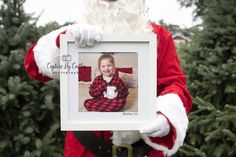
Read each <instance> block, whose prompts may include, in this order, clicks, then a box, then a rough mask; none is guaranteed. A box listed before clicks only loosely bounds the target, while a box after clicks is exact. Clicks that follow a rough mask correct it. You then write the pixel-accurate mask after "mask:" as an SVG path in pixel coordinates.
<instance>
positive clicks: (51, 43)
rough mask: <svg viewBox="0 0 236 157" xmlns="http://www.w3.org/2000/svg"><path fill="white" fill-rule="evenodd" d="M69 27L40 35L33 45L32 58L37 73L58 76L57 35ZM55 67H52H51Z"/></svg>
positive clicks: (58, 52) (52, 76)
mask: <svg viewBox="0 0 236 157" xmlns="http://www.w3.org/2000/svg"><path fill="white" fill-rule="evenodd" d="M69 27H71V26H67V27H62V28H60V29H57V30H55V31H52V32H50V33H48V34H46V35H44V36H42V37H41V38H40V39H39V40H38V42H37V45H36V46H35V47H34V49H33V51H34V59H35V62H36V64H37V66H38V68H39V73H40V74H42V75H44V76H48V77H51V78H58V77H59V71H60V69H59V68H58V67H59V64H60V50H59V48H58V47H57V45H56V38H57V37H58V35H59V34H60V33H61V32H63V31H65V30H68V29H69ZM53 66H54V67H55V69H52V67H53Z"/></svg>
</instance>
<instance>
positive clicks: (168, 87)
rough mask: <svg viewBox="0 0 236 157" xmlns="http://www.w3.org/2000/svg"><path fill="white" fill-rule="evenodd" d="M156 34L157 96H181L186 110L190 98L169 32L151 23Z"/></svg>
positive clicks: (189, 104)
mask: <svg viewBox="0 0 236 157" xmlns="http://www.w3.org/2000/svg"><path fill="white" fill-rule="evenodd" d="M152 27H153V32H154V33H155V34H157V42H158V44H159V46H158V47H157V52H158V55H157V56H158V57H157V96H158V95H164V94H167V93H176V94H178V96H179V97H180V98H181V100H182V102H183V104H184V107H185V110H186V112H189V111H190V110H191V108H192V99H191V96H190V94H189V92H188V90H187V88H186V82H185V75H184V74H183V72H182V69H181V67H180V64H179V60H178V56H177V53H176V48H175V44H174V41H173V39H172V37H171V34H170V32H169V31H168V30H166V29H165V28H164V27H162V26H159V25H156V24H154V23H152Z"/></svg>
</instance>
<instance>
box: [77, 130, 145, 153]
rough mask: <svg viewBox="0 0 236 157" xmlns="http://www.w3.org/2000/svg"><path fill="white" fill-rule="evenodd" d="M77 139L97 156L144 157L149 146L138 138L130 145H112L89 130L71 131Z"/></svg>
mask: <svg viewBox="0 0 236 157" xmlns="http://www.w3.org/2000/svg"><path fill="white" fill-rule="evenodd" d="M73 134H74V135H75V137H76V138H77V139H78V141H79V142H80V143H81V144H82V145H84V147H85V148H87V149H88V150H89V151H90V152H92V153H93V154H94V155H96V156H98V157H144V156H145V155H147V152H148V151H149V150H150V147H149V146H148V145H147V144H145V143H144V141H143V140H140V141H138V142H136V143H134V144H132V145H113V144H112V143H109V142H106V141H104V140H103V139H102V138H101V137H98V136H97V135H95V134H93V133H91V132H90V131H73Z"/></svg>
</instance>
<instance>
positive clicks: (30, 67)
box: [24, 31, 66, 82]
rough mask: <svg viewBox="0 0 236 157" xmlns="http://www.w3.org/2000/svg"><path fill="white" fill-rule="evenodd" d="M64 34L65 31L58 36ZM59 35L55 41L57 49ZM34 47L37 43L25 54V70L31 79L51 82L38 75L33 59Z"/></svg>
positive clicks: (45, 77) (47, 78) (48, 78)
mask: <svg viewBox="0 0 236 157" xmlns="http://www.w3.org/2000/svg"><path fill="white" fill-rule="evenodd" d="M65 33H66V31H63V32H61V33H60V34H65ZM60 34H59V35H58V36H57V38H56V41H55V42H56V45H57V46H58V47H59V45H60ZM35 46H37V43H35V44H34V45H33V46H32V47H31V48H30V49H29V50H28V51H27V53H26V57H25V62H24V66H25V70H26V72H27V74H28V75H29V76H30V77H31V78H33V79H36V80H38V81H42V82H47V81H49V80H52V78H50V77H47V76H44V75H42V74H41V73H39V69H38V66H37V64H36V62H35V59H34V47H35Z"/></svg>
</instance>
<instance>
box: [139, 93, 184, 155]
mask: <svg viewBox="0 0 236 157" xmlns="http://www.w3.org/2000/svg"><path fill="white" fill-rule="evenodd" d="M156 107H157V111H159V112H161V113H162V114H164V115H165V116H166V117H167V118H168V119H169V121H170V122H171V123H172V125H173V126H174V128H175V130H176V140H175V143H174V146H173V147H172V148H171V149H168V148H166V147H164V146H162V145H160V144H157V143H153V142H152V141H151V140H150V138H149V137H148V136H147V135H146V134H143V135H142V138H143V139H144V141H145V142H146V143H147V144H148V145H150V146H151V147H153V148H154V149H156V150H160V151H163V153H164V154H166V155H167V156H171V155H173V154H174V153H176V152H177V150H178V149H179V147H180V146H182V145H183V142H184V138H185V135H186V131H187V127H188V117H187V114H186V111H185V108H184V106H183V103H182V101H181V99H180V98H179V96H178V95H177V94H166V95H163V96H159V97H157V100H156Z"/></svg>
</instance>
